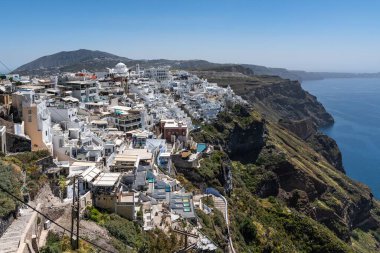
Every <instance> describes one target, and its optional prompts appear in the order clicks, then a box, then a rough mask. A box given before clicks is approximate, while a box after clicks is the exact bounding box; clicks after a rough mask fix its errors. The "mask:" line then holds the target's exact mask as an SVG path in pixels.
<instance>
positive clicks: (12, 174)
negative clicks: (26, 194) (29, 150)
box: [0, 161, 22, 217]
mask: <svg viewBox="0 0 380 253" xmlns="http://www.w3.org/2000/svg"><path fill="white" fill-rule="evenodd" d="M0 178H1V180H0V185H1V187H3V188H5V189H7V190H9V191H10V192H12V193H13V194H14V195H16V196H18V197H21V192H20V188H21V185H22V183H21V181H20V178H21V172H20V170H18V169H17V168H15V167H13V166H11V165H6V164H5V163H4V162H1V161H0ZM16 206H17V202H16V201H15V200H14V199H13V198H11V197H10V196H8V195H7V194H6V193H4V192H3V191H1V190H0V217H3V216H6V215H8V214H9V213H10V212H12V211H14V210H16Z"/></svg>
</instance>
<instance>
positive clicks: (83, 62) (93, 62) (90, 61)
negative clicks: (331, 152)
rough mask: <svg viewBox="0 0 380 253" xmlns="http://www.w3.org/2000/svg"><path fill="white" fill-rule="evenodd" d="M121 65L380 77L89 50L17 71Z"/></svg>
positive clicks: (43, 72)
mask: <svg viewBox="0 0 380 253" xmlns="http://www.w3.org/2000/svg"><path fill="white" fill-rule="evenodd" d="M118 62H123V63H125V64H127V66H129V67H132V66H135V65H136V64H140V66H141V67H156V66H163V65H165V66H170V67H171V68H173V69H185V70H197V71H200V70H202V71H204V70H210V69H218V68H224V67H227V68H229V67H230V66H235V67H236V68H241V67H243V68H245V69H247V70H249V71H250V72H251V74H252V75H270V76H280V77H282V78H285V79H290V80H299V81H302V80H313V79H323V78H327V77H329V78H334V77H337V78H341V77H347V78H350V77H380V73H374V74H352V73H325V72H306V71H293V70H288V69H285V68H269V67H264V66H259V65H253V64H227V63H226V64H221V63H212V62H208V61H205V60H167V59H155V60H141V59H129V58H126V57H121V56H117V55H114V54H110V53H106V52H101V51H92V50H87V49H79V50H75V51H62V52H59V53H56V54H52V55H47V56H43V57H40V58H38V59H36V60H34V61H32V62H29V63H26V64H24V65H22V66H20V67H18V68H17V69H15V70H14V71H12V72H13V73H18V74H22V75H50V74H57V73H60V72H65V71H74V72H75V71H80V70H82V69H86V70H88V71H92V72H96V71H106V68H109V67H113V66H115V65H116V64H117V63H118Z"/></svg>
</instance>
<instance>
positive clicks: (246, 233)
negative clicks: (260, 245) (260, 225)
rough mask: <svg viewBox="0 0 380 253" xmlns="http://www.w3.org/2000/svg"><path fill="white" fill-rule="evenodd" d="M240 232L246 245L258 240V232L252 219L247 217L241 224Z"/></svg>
mask: <svg viewBox="0 0 380 253" xmlns="http://www.w3.org/2000/svg"><path fill="white" fill-rule="evenodd" d="M239 231H240V233H241V235H242V236H243V238H244V241H245V242H246V243H252V242H253V241H254V240H256V236H257V230H256V227H255V225H254V224H253V221H252V220H251V219H249V218H247V217H245V218H244V219H243V222H242V223H241V224H240V227H239Z"/></svg>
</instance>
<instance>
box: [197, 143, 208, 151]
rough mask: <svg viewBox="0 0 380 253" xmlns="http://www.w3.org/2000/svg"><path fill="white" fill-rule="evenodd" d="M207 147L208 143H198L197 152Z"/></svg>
mask: <svg viewBox="0 0 380 253" xmlns="http://www.w3.org/2000/svg"><path fill="white" fill-rule="evenodd" d="M206 148H207V145H206V143H198V145H197V153H201V152H203V151H205V150H206Z"/></svg>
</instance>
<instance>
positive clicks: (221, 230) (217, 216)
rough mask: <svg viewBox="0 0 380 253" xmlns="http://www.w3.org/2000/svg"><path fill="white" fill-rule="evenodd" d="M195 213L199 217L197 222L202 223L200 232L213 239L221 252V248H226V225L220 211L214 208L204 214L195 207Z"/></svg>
mask: <svg viewBox="0 0 380 253" xmlns="http://www.w3.org/2000/svg"><path fill="white" fill-rule="evenodd" d="M196 213H197V216H198V218H199V222H200V223H201V225H202V229H201V231H202V233H204V234H205V235H207V236H208V237H209V238H210V239H211V240H213V241H214V242H215V243H216V244H217V245H218V247H219V250H221V252H224V251H223V249H225V250H227V246H228V240H227V236H226V235H227V226H226V223H225V221H224V217H223V214H222V212H220V211H219V210H217V209H214V210H213V212H212V213H210V214H205V213H204V212H203V211H201V210H199V209H197V210H196Z"/></svg>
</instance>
